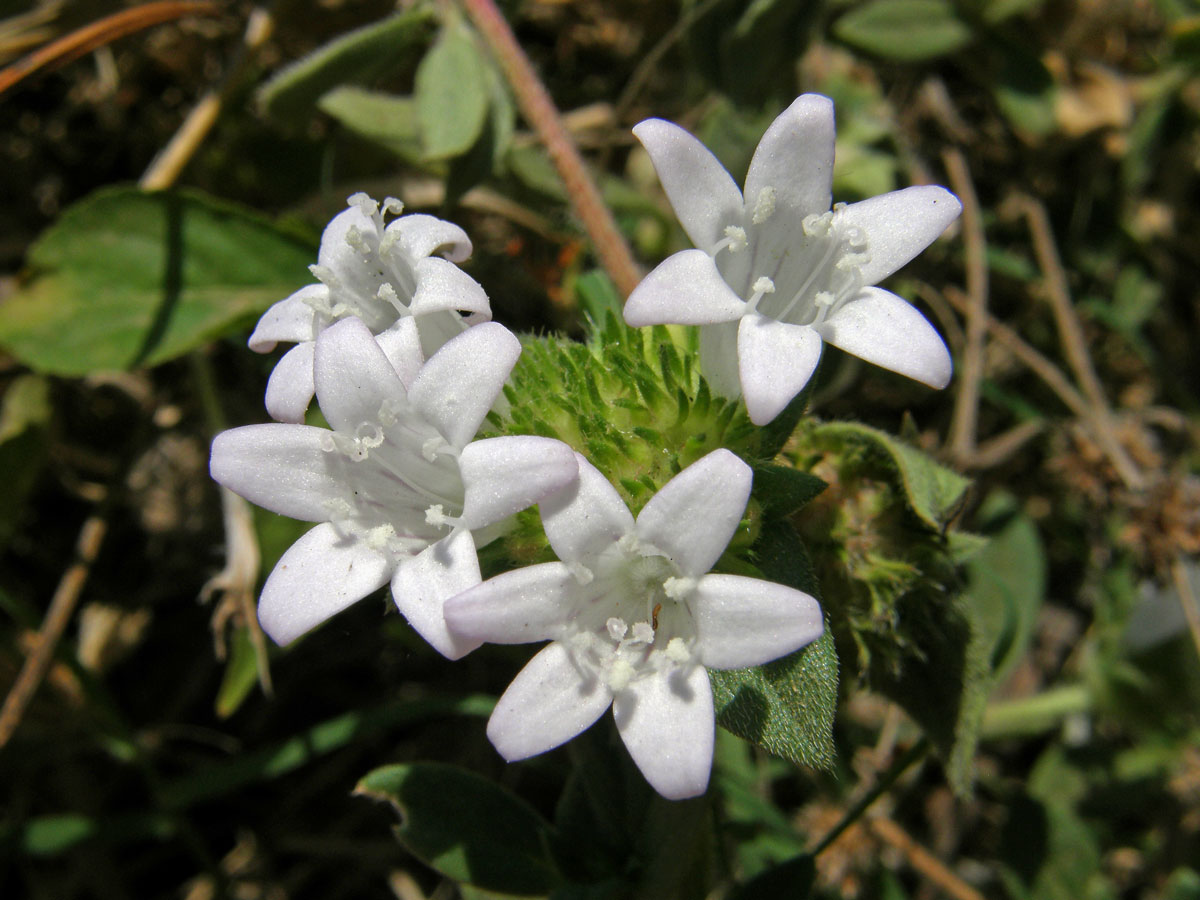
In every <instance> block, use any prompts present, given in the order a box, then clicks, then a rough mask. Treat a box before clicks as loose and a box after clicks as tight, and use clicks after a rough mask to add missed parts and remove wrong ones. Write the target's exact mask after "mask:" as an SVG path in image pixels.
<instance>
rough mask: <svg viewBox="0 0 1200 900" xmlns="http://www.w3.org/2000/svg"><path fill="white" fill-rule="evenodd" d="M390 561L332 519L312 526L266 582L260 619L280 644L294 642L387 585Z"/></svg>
mask: <svg viewBox="0 0 1200 900" xmlns="http://www.w3.org/2000/svg"><path fill="white" fill-rule="evenodd" d="M391 570H392V566H391V563H390V562H389V561H388V560H387V558H386V557H384V556H383V555H382V554H380V553H377V552H376V551H374V550H371V549H370V548H369V547H367V545H366V544H365V543H363V542H362V541H360V540H357V539H355V538H353V537H347V536H344V535H342V534H339V533H338V530H337V529H336V528H335V527H334V526H333V525H330V524H329V523H324V524H321V525H318V526H317V527H316V528H313V529H312V530H311V531H309V532H308V533H307V534H306V535H304V536H303V537H302V538H300V540H298V541H296V543H294V544H292V546H291V547H290V548H289V549H288V551H287V552H286V553H284V554H283V556H281V557H280V559H279V562H278V563H277V564H276V566H275V569H274V571H273V572H271V574H270V576H269V577H268V578H267V583H266V584H264V585H263V590H262V596H261V597H260V598H259V600H258V621H259V622H260V623H262V627H263V631H265V632H266V633H267V634H268V635H270V636H271V640H273V641H275V643H277V644H287V643H290V642H292V641H294V640H295V639H296V638H298V637H299V636H300V635H302V634H304V632H306V631H308V630H309V629H311V628H315V627H316V626H317V625H320V624H321V623H322V622H324V621H325V620H326V619H328V618H329V617H330V616H333V615H335V614H336V613H339V612H341V611H342V610H343V609H345V608H346V607H348V606H350V605H351V604H352V603H356V602H357V601H359V600H361V599H362V598H363V597H365V596H367V594H369V593H371V592H372V591H374V590H377V589H378V588H381V587H383V585H385V584H387V581H388V578H389V576H390V575H391V574H392V571H391Z"/></svg>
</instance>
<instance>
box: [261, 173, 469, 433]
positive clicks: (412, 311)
mask: <svg viewBox="0 0 1200 900" xmlns="http://www.w3.org/2000/svg"><path fill="white" fill-rule="evenodd" d="M347 202H348V203H349V205H350V208H349V209H347V210H345V211H344V212H341V213H339V214H338V215H336V216H334V218H333V220H332V221H330V223H329V225H327V226H326V228H325V232H324V233H323V234H322V235H321V249H320V251H319V252H318V254H317V264H316V265H314V266H312V267H311V268H312V273H313V275H315V276H316V277H317V278H318V279H319V280H320V282H321V283H320V284H311V285H308V286H307V287H303V288H301V289H300V290H298V291H296V293H294V294H292V295H291V296H290V297H288V298H287V299H285V300H280V301H279V302H278V303H276V304H275V305H274V306H272V307H271V308H270V309H268V310H267V311H266V312H265V313H264V314H263V316H262V318H261V319H259V321H258V325H257V327H255V329H254V333H253V334H252V335H250V349H252V350H256V351H258V352H259V353H268V352H270V351H271V350H273V349H274V348H275V344H276V342H278V341H287V342H295V343H296V345H297V346H295V347H293V348H292V349H291V350H289V351H288V352H287V353H286V354H285V355H284V356H283V358H282V359H280V360H279V363H278V364H277V365H276V366H275V370H274V371H273V372H272V373H271V380H270V381H269V382H268V384H267V396H266V404H267V411H268V412H270V414H271V415H272V416H273V417H274V418H276V419H278V420H279V421H281V422H302V421H304V412H305V410H306V409H308V405H309V403H310V402H311V401H312V398H313V342H314V341H315V340H316V338H317V335H319V334H320V333H321V331H322V330H323V329H324V328H326V327H328V326H329V325H331V324H332V323H334V322H336V321H338V320H340V319H344V318H347V317H350V316H353V317H355V318H358V319H361V320H362V321H363V322H365V323H366V325H367V327H368V328H370V329H371V331H372V332H374V333H375V334H385V333H392V332H397V331H398V332H399V334H393V335H391V336H392V338H393V339H394V340H397V341H401V342H403V343H407V344H415V343H419V345H420V347H421V350H422V352H423V353H424V354H425V356H426V357H428V356H432V355H433V354H434V353H435V352H437V350H438V348H440V347H441V346H442V345H443V344H444V343H446V341H448V340H450V338H452V337H454V336H455V335H457V334H460V333H461V332H462V331H463V330H464V329H465V328H467V327H468V326H470V325H474V324H476V323H478V322H485V321H488V320H489V319H491V317H492V311H491V307H490V306H489V305H488V298H487V294H485V293H484V291H483V288H482V287H480V286H479V283H478V282H477V281H475V279H473V278H472V277H471V276H469V275H467V274H466V273H465V272H463V271H462V270H461V269H460V268H458V266H456V265H455V263H458V262H462V261H463V260H464V259H466V258H467V257H468V256H470V255H471V241H470V240H469V239H468V238H467V235H466V233H465V232H464V231H463V230H462V229H461V228H459V227H458V226H457V225H454V224H452V223H450V222H445V221H443V220H441V219H438V218H435V217H433V216H427V215H408V216H400V217H399V218H398V219H395V220H393V221H392V222H391V223H390V224H388V225H387V226H385V225H384V215H385V214H388V213H399V212H400V210H401V209H402V204H401V203H400V201H399V200H396V199H395V198H393V197H389V198H387V199H386V200H384V202H383V208H382V209H380V207H379V204H378V203H376V202H375V201H374V200H372V199H371V198H370V197H368V196H367V195H366V194H355V195H354V196H352V197H351V198H350V199H349V200H348V201H347ZM433 253H440V254H441V255H442V256H444V257H445V259H441V258H438V257H435V256H432V255H431V254H433ZM460 311H461V312H464V313H466V314H467V315H466V317H465V318H464V317H463V316H462V315H461V314H460Z"/></svg>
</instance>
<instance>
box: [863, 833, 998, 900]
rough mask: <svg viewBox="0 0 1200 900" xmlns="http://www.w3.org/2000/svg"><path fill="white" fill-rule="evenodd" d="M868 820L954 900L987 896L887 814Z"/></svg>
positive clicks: (981, 898) (967, 899) (918, 869)
mask: <svg viewBox="0 0 1200 900" xmlns="http://www.w3.org/2000/svg"><path fill="white" fill-rule="evenodd" d="M867 821H868V826H869V827H870V829H871V832H872V833H873V834H874V835H875V836H876V837H878V838H879V839H880V840H882V841H884V842H885V843H887V844H890V845H891V846H893V847H895V848H896V849H897V850H899V851H900V852H901V853H902V854H904V858H905V859H906V860H908V864H909V865H910V866H912V867H913V868H914V869H916V870H917V871H918V872H919V873H920V874H921V875H923V876H924V877H926V878H928V879H929V880H930V881H931V882H933V883H934V884H935V885H937V886H938V887H939V888H941V889H942V890H943V891H945V892H946V893H947V894H949V895H950V896H951V897H953V898H955V900H984V896H983V894H981V893H979V891H977V890H975V888H973V887H971V885H969V884H967V883H966V882H965V881H963V880H962V879H961V878H959V877H958V876H957V875H955V874H954V873H953V872H952V871H950V869H949V868H947V866H946V864H945V863H944V862H942V861H941V860H940V859H938V858H937V857H936V856H934V855H933V854H932V853H930V852H929V851H928V850H926V849H925V848H924V847H922V846H921V845H920V844H918V843H917V842H916V841H915V840H913V839H912V838H911V837H909V835H908V832H906V831H905V830H904V829H903V828H901V827H900V826H899V825H897V824H896V823H895V822H894V821H892V820H891V819H889V818H886V817H884V816H873V817H871V818H870V819H868V820H867Z"/></svg>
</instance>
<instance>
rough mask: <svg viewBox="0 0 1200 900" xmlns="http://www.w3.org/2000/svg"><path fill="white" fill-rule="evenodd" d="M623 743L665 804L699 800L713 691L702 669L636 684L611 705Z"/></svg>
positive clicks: (709, 748) (707, 766) (707, 761)
mask: <svg viewBox="0 0 1200 900" xmlns="http://www.w3.org/2000/svg"><path fill="white" fill-rule="evenodd" d="M613 718H615V719H616V722H617V730H618V731H619V732H620V733H621V740H623V741H624V742H625V746H626V748H628V750H629V755H630V756H632V757H633V761H634V762H635V763H636V764H637V767H638V768H639V769H641V771H642V775H644V776H645V778H646V781H648V782H649V783H650V787H652V788H654V789H655V790H656V791H658V792H659V793H660V794H662V795H663V796H664V797H666V798H667V799H668V800H682V799H684V798H685V797H697V796H699V795H700V794H703V793H704V791H705V789H706V788H707V787H708V777H709V774H710V773H711V772H712V755H713V740H714V738H715V726H714V719H713V698H712V689H711V688H710V687H709V684H708V672H706V671H705V670H704V667H703V666H692V667H691V670H690V671H688V672H686V674H685V672H684V671H683V670H679V669H676V670H673V671H671V672H669V673H668V672H660V673H655V674H653V675H651V676H649V677H647V678H640V679H638V680H636V681H634V682H633V683H632V684H630V685H629V687H627V688H625V690H623V691H621V693H619V694H618V695H617V697H616V699H615V701H614V702H613Z"/></svg>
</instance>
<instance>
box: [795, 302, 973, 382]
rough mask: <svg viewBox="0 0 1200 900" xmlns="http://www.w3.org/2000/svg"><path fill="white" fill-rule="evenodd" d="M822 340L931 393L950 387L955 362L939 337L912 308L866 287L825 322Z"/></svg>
mask: <svg viewBox="0 0 1200 900" xmlns="http://www.w3.org/2000/svg"><path fill="white" fill-rule="evenodd" d="M814 327H815V328H816V329H817V331H819V332H820V334H821V337H823V338H824V339H825V340H827V341H829V343H831V344H833V345H834V346H835V347H841V348H842V349H843V350H845V351H846V352H847V353H852V354H854V355H855V356H857V357H859V358H860V359H865V360H866V361H867V362H870V363H874V364H875V365H877V366H882V367H883V368H885V369H891V370H892V371H893V372H899V373H900V374H901V375H907V376H908V377H909V378H913V379H915V380H917V381H919V382H921V383H922V384H927V385H929V386H930V387H933V388H944V387H945V386H946V385H947V384H949V383H950V375H951V373H952V372H953V368H954V367H953V363H952V362H951V361H950V351H949V350H948V349H946V344H945V343H944V342H943V341H942V338H941V335H939V334H938V333H937V330H936V329H935V328H934V327H933V326H932V325H930V324H929V321H928V320H927V319H926V318H925V317H924V316H923V315H921V314H920V313H919V312H918V311H917V309H916V307H914V306H913V305H912V304H911V303H909V302H908V301H907V300H905V299H904V298H903V297H898V296H896V295H895V294H893V293H892V292H891V291H885V290H884V289H883V288H875V287H871V288H864V289H863V291H862V293H860V294H859V295H858V297H857V298H855V299H854V300H851V301H850V302H849V303H847V304H846V305H845V306H843V307H842V308H841V309H839V310H838V311H837V312H836V313H834V314H833V315H832V316H830V317H829V319H828V320H826V321H825V322H822V323H821V324H820V325H817V326H814Z"/></svg>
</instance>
